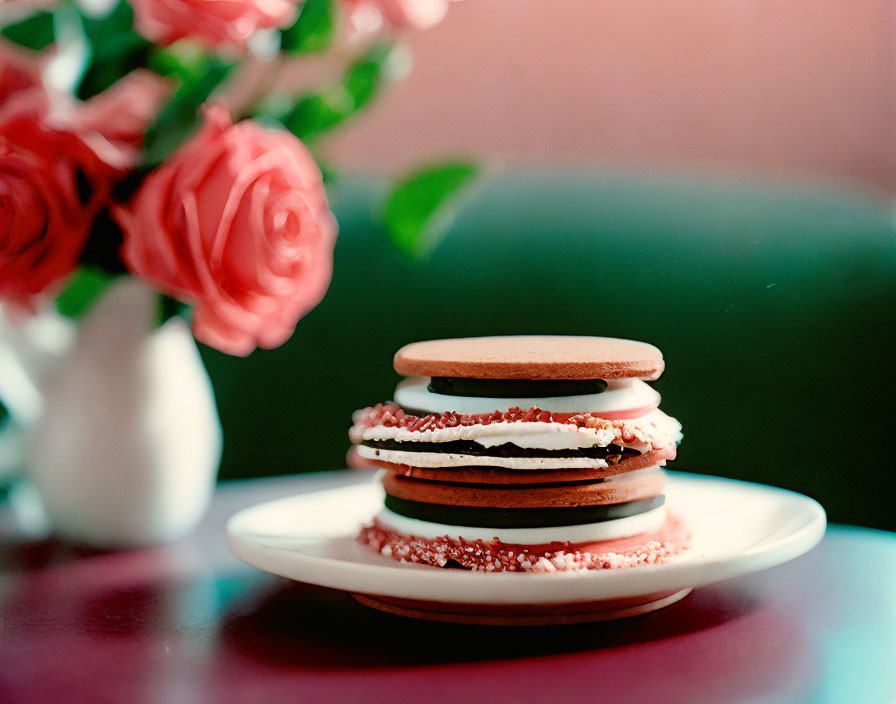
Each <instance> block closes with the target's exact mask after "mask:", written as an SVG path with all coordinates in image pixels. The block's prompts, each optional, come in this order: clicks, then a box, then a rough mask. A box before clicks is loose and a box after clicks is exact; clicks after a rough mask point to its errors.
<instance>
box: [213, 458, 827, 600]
mask: <svg viewBox="0 0 896 704" xmlns="http://www.w3.org/2000/svg"><path fill="white" fill-rule="evenodd" d="M668 474H669V480H670V483H673V484H674V485H676V486H677V485H681V489H686V487H687V485H688V484H689V483H691V484H696V483H709V484H714V485H715V484H726V485H729V486H732V487H733V488H734V489H739V490H742V491H743V490H748V491H752V492H759V493H767V494H769V495H771V494H774V495H775V497H776V498H777V499H778V500H780V499H781V498H782V497H786V498H787V500H789V501H791V502H794V504H795V505H799V506H801V507H802V509H803V510H802V511H800V512H797V513H795V515H794V518H793V519H791V520H790V521H788V522H787V523H785V524H784V525H783V526H782V527H780V528H778V530H776V531H774V533H772V535H771V536H768V537H765V538H763V539H762V540H760V541H759V542H757V543H755V544H753V545H750V546H747V547H746V548H743V549H739V550H736V551H731V552H728V553H723V554H719V555H712V556H701V557H696V558H694V559H687V558H685V559H681V560H675V559H673V560H671V561H669V562H666V563H662V564H659V565H640V566H637V567H633V568H630V569H614V570H583V571H577V572H555V573H513V572H511V573H473V572H469V571H467V570H444V569H442V568H438V567H429V566H425V565H405V566H401V567H399V566H398V564H397V563H396V564H382V565H379V564H371V563H362V562H353V561H350V560H345V559H341V558H333V557H325V556H319V555H311V554H307V553H301V552H299V551H297V550H294V549H291V548H287V547H276V546H273V545H265V544H263V543H260V542H257V541H253V540H251V539H249V538H246V537H245V536H243V535H241V534H240V532H239V531H238V530H237V527H238V524H239V523H241V522H244V521H246V520H247V515H248V514H249V513H250V512H256V511H263V510H264V508H266V507H268V506H270V505H272V504H278V503H283V502H289V501H294V500H298V499H304V500H313V498H314V497H315V496H320V495H321V494H333V493H337V494H338V493H342V492H346V491H359V490H363V489H360V487H367V486H371V485H374V482H373V481H371V480H370V478H369V477H365V480H363V481H359V482H357V483H353V484H349V485H346V486H341V487H333V488H326V489H318V490H316V491H310V492H307V493H303V494H293V495H290V496H284V497H281V498H277V499H273V500H270V501H264V502H260V503H257V504H254V505H252V506H249V507H246V508H244V509H242V510H240V511H238V512H237V513H235V514H234V515H233V516H231V517H230V519H228V521H227V525H226V534H227V546H228V548H229V549H230V551H231V552H232V553H233V554H234V555H235V556H236V557H237V558H238V559H240V560H241V561H242V562H245V563H246V564H248V565H250V566H252V567H255V568H257V569H261V570H263V571H265V572H269V573H271V574H274V575H278V576H281V577H285V578H287V579H291V580H294V581H298V582H303V583H307V584H315V585H318V586H323V587H329V588H333V589H339V590H343V591H349V592H359V593H362V594H372V595H379V596H391V597H397V598H406V599H421V600H433V601H439V600H441V601H445V602H453V603H483V604H484V603H506V604H522V603H569V602H572V601H594V600H600V599H612V598H620V597H626V596H640V595H643V594H647V593H651V592H656V591H663V590H672V589H684V588H689V587H690V588H695V587H700V586H705V585H707V584H713V583H716V582H720V581H724V580H727V579H732V578H734V577H739V576H743V575H746V574H751V573H753V572H759V571H762V570H765V569H768V568H771V567H774V566H777V565H779V564H783V563H785V562H788V561H790V560H792V559H794V558H796V557H799V556H800V555H802V554H804V553H806V552H808V551H809V550H811V549H812V548H813V547H815V546H816V545H817V544H818V543H819V542H820V541H821V539H822V538H823V537H824V533H825V530H826V527H827V516H826V514H825V511H824V508H823V507H822V506H821V505H820V504H819V503H818V502H817V501H815V500H814V499H812V498H810V497H808V496H805V495H804V494H800V493H798V492H795V491H791V490H789V489H781V488H778V487H773V486H769V485H765V484H759V483H756V482H748V481H742V480H738V479H730V478H727V477H714V476H711V475H705V474H693V473H686V472H674V471H670V472H668ZM794 524H795V525H794ZM383 559H384V560H388V559H389V558H383ZM321 568H324V569H321ZM315 571H317V573H315ZM523 584H525V585H526V588H525V589H523V590H521V589H519V587H521V586H522V585H523ZM509 585H513V586H514V587H516V588H517V589H515V590H508V589H506V588H507V587H508V586H509ZM547 585H550V588H545V587H546V586H547ZM533 592H535V594H533Z"/></svg>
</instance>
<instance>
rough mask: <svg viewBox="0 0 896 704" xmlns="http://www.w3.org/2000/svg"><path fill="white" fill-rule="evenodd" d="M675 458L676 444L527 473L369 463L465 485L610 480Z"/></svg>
mask: <svg viewBox="0 0 896 704" xmlns="http://www.w3.org/2000/svg"><path fill="white" fill-rule="evenodd" d="M674 459H675V447H667V448H662V449H659V450H652V451H650V452H647V453H645V454H643V455H636V456H634V457H630V458H629V459H624V460H622V461H621V462H619V463H618V464H615V465H612V464H611V465H610V466H608V467H605V468H603V469H549V470H537V469H531V470H527V471H525V472H521V471H514V470H512V469H497V468H493V467H482V468H477V467H449V468H438V467H435V468H425V467H412V466H410V465H406V464H392V463H390V462H383V461H382V460H369V461H368V462H369V464H371V465H373V466H374V467H380V468H381V469H385V470H387V471H391V472H395V473H396V474H400V475H402V476H405V477H411V478H414V479H424V480H429V481H436V482H459V483H463V484H542V483H551V482H567V481H581V480H583V479H591V480H598V479H606V478H607V477H611V476H613V475H616V474H622V473H623V472H631V471H633V470H636V469H643V468H645V467H652V466H654V465H664V464H665V463H666V460H674Z"/></svg>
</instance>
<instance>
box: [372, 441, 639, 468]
mask: <svg viewBox="0 0 896 704" xmlns="http://www.w3.org/2000/svg"><path fill="white" fill-rule="evenodd" d="M361 444H362V445H365V446H367V447H374V448H376V449H379V450H401V451H404V452H435V453H439V452H442V453H446V452H448V453H451V454H455V455H473V456H475V457H589V458H591V459H602V460H606V461H607V462H608V463H609V464H611V465H613V464H617V463H619V462H621V461H622V460H623V459H626V458H628V457H634V456H636V455H640V454H641V453H640V452H638V451H637V450H633V449H631V448H630V447H619V445H612V444H611V445H607V446H606V447H598V446H594V447H582V448H577V449H574V450H540V449H538V448H529V447H518V446H516V445H514V444H513V443H504V444H503V445H495V446H494V447H483V446H482V445H480V444H479V443H477V442H475V441H473V440H452V441H450V442H402V441H400V440H365V441H364V442H362V443H361Z"/></svg>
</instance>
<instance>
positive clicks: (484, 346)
mask: <svg viewBox="0 0 896 704" xmlns="http://www.w3.org/2000/svg"><path fill="white" fill-rule="evenodd" d="M393 364H394V366H395V371H397V372H398V373H399V374H404V375H406V376H408V375H411V374H419V375H421V376H442V377H460V378H466V379H622V378H625V377H638V378H641V379H647V380H651V379H657V378H659V376H660V374H662V373H663V368H664V367H665V364H664V363H663V354H662V352H660V351H659V350H658V349H657V348H656V347H654V346H653V345H648V344H647V343H645V342H635V341H634V340H621V339H618V338H614V337H567V336H560V335H513V336H506V337H461V338H456V339H453V340H427V341H425V342H413V343H411V344H410V345H405V346H404V347H402V348H401V349H400V350H398V352H396V353H395V359H394V360H393Z"/></svg>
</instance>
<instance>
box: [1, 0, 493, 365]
mask: <svg viewBox="0 0 896 704" xmlns="http://www.w3.org/2000/svg"><path fill="white" fill-rule="evenodd" d="M447 3H448V0H304V2H298V1H297V0H130V2H127V1H125V0H112V2H111V3H109V2H102V1H101V2H99V3H98V2H97V0H93V1H92V2H90V3H88V2H87V1H86V0H84V1H83V2H71V1H69V2H65V1H63V0H60V1H59V2H40V3H36V2H30V3H6V4H4V5H3V8H2V13H0V23H2V24H3V27H2V37H3V38H2V39H0V301H4V302H6V303H7V307H10V306H12V307H14V308H16V309H20V310H21V309H25V310H36V309H37V308H38V307H39V306H40V305H41V304H42V303H43V302H44V301H47V300H50V299H52V298H54V297H57V296H60V297H61V298H60V300H61V301H68V302H69V303H71V301H72V300H75V299H77V300H82V299H83V300H89V299H90V295H91V294H92V293H95V292H96V291H97V290H98V289H99V288H100V287H102V286H103V285H104V283H105V282H106V281H107V280H109V279H110V278H112V277H115V276H119V275H124V274H130V275H133V276H136V277H139V278H140V279H142V280H143V281H145V282H147V283H149V284H150V285H151V286H152V287H154V288H155V289H156V290H158V291H159V292H160V293H161V294H163V295H164V297H165V298H164V299H163V300H164V301H166V302H167V304H168V307H169V309H171V308H172V307H176V306H178V305H180V304H188V305H190V306H192V307H193V313H192V325H193V332H194V334H195V336H196V338H197V339H198V340H200V341H202V342H205V343H207V344H209V345H211V346H213V347H216V348H218V349H219V350H222V351H224V352H227V353H230V354H236V355H246V354H248V353H250V352H251V351H252V350H254V349H255V348H256V347H263V348H272V347H276V346H278V345H280V344H282V343H283V342H284V341H285V340H287V339H288V338H289V337H290V336H291V334H292V333H293V331H294V329H295V326H296V323H297V321H298V320H299V319H300V318H301V317H302V316H303V315H304V314H305V313H306V312H307V311H309V310H310V309H311V308H313V307H314V306H315V305H316V304H317V303H318V302H319V301H320V299H321V298H322V297H323V295H324V293H325V291H326V289H327V286H328V284H329V281H330V276H331V269H332V253H333V246H334V242H335V238H336V232H337V225H336V222H335V219H334V217H333V215H332V213H331V212H330V209H329V206H328V203H327V197H326V194H325V192H324V181H325V177H324V175H326V177H327V178H331V177H332V175H333V172H334V171H333V169H332V167H327V168H325V169H323V170H322V169H321V166H320V160H319V158H316V155H315V151H316V150H315V148H316V144H317V140H318V139H319V138H320V137H321V136H322V135H324V134H325V133H326V132H328V131H329V130H331V129H333V128H335V127H337V126H338V125H340V124H341V123H343V122H344V121H345V120H347V119H348V118H351V117H352V116H353V115H354V114H355V113H357V112H358V111H360V110H361V109H362V108H364V107H365V106H367V105H368V104H369V103H370V101H371V100H372V99H373V98H374V97H375V96H376V94H377V93H378V91H379V89H380V88H381V86H382V84H383V83H384V82H385V81H387V80H388V79H389V78H390V75H392V74H394V73H396V71H395V70H394V69H395V64H396V56H398V57H399V58H400V56H401V53H400V52H399V51H397V50H396V47H397V46H398V45H399V44H400V42H401V39H402V37H403V34H404V33H405V32H407V31H409V30H416V29H423V28H426V27H428V26H431V25H433V24H435V23H437V22H439V21H440V20H441V19H442V17H443V16H444V14H445V12H446V11H447V9H448V5H447ZM98 5H99V6H98ZM312 54H317V55H318V56H317V57H315V58H317V60H318V62H319V63H320V62H324V63H327V65H329V66H333V65H338V66H339V71H338V78H337V79H336V80H332V81H330V83H329V84H327V85H324V86H323V87H315V89H314V90H301V91H288V90H285V88H284V87H283V85H284V83H285V81H282V80H280V79H281V78H282V77H283V76H284V75H286V74H287V73H288V72H289V71H290V70H291V67H292V66H294V64H295V63H296V62H301V61H303V60H306V59H308V58H310V57H311V55H312ZM474 173H475V168H474V166H473V165H471V164H468V163H459V162H458V163H446V164H441V165H437V166H433V167H429V168H426V169H422V170H418V171H417V172H415V173H413V174H412V175H411V176H410V177H408V178H406V179H404V180H402V181H400V182H399V183H398V185H397V187H396V188H395V189H394V190H393V191H392V192H391V195H390V197H389V200H388V202H387V204H386V207H385V210H384V213H385V220H386V225H387V230H388V231H389V232H390V233H391V235H392V238H393V240H394V241H395V242H396V244H398V245H399V246H401V247H402V248H404V249H405V250H407V251H410V252H416V251H421V250H423V249H426V248H427V246H429V243H431V238H430V235H429V234H428V223H429V221H430V220H432V218H431V217H430V216H431V215H433V213H434V212H435V211H436V210H437V209H438V208H439V207H440V206H441V205H442V204H443V203H444V202H445V201H446V200H447V197H448V196H449V195H451V193H452V192H454V191H456V190H457V189H459V188H460V187H462V186H464V185H465V184H466V183H468V182H469V181H470V179H471V177H473V175H474ZM436 220H438V218H436ZM69 307H71V306H70V305H69Z"/></svg>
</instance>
